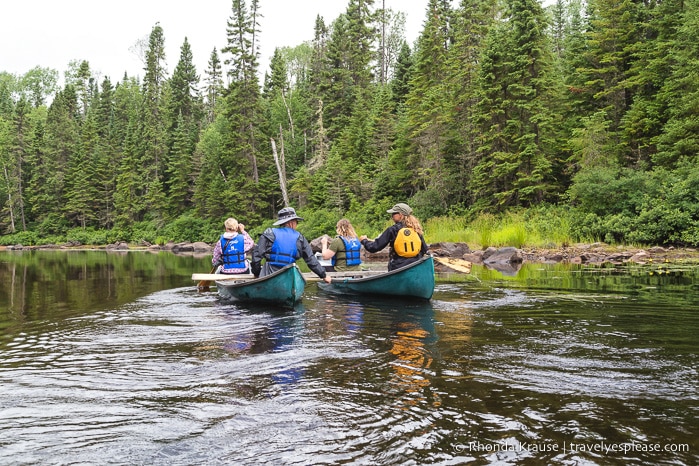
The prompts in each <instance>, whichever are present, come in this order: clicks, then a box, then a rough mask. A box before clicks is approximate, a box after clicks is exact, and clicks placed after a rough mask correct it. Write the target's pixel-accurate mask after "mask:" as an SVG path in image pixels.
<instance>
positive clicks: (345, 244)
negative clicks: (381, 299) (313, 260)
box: [320, 218, 362, 272]
mask: <svg viewBox="0 0 699 466" xmlns="http://www.w3.org/2000/svg"><path fill="white" fill-rule="evenodd" d="M335 231H336V232H337V236H336V237H335V238H333V240H332V241H331V242H330V246H328V239H329V237H328V236H323V237H322V238H321V240H320V244H321V247H322V249H321V253H322V255H323V259H325V260H328V259H332V265H333V267H334V268H335V270H337V271H339V272H343V271H350V270H359V269H360V265H361V264H362V259H361V257H360V253H361V248H362V245H361V243H360V242H359V238H358V237H357V233H356V232H355V231H354V227H353V226H352V224H351V223H350V221H349V220H347V219H346V218H343V219H340V220H339V221H338V222H337V225H335Z"/></svg>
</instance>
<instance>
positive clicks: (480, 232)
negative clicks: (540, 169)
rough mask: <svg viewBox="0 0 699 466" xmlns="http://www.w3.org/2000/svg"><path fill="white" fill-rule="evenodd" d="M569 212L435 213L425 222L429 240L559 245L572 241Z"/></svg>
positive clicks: (550, 209) (547, 209)
mask: <svg viewBox="0 0 699 466" xmlns="http://www.w3.org/2000/svg"><path fill="white" fill-rule="evenodd" d="M570 216H571V214H570V213H569V211H568V210H567V209H565V208H559V207H551V206H549V207H542V208H530V209H528V210H522V211H511V212H507V213H504V214H501V215H493V214H481V215H479V216H478V217H476V218H475V219H474V220H473V221H471V222H469V221H467V220H466V218H464V217H457V218H453V217H452V218H447V217H435V218H431V219H429V220H427V221H426V222H425V239H426V240H427V242H428V243H438V242H463V243H466V244H468V245H469V247H470V248H471V249H485V248H487V247H490V246H493V247H504V246H514V247H516V248H522V247H549V248H552V247H561V246H567V245H569V244H572V243H575V242H576V240H575V238H573V237H572V235H571V232H570V224H571V222H570Z"/></svg>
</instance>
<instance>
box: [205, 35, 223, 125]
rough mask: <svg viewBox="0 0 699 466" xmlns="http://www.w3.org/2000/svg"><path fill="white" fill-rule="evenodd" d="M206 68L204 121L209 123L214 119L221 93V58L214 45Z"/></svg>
mask: <svg viewBox="0 0 699 466" xmlns="http://www.w3.org/2000/svg"><path fill="white" fill-rule="evenodd" d="M208 65H209V66H208V68H207V69H206V90H205V92H206V102H205V109H206V121H207V123H211V122H213V121H214V115H215V111H216V106H217V105H218V101H219V98H220V97H221V95H222V94H223V69H222V67H221V60H220V58H219V56H218V52H217V51H216V47H214V49H213V50H212V51H211V56H210V57H209V62H208Z"/></svg>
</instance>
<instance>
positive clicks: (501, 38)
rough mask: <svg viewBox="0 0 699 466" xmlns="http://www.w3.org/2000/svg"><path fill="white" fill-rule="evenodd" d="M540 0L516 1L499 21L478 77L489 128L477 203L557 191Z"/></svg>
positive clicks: (520, 200) (503, 204) (511, 201)
mask: <svg viewBox="0 0 699 466" xmlns="http://www.w3.org/2000/svg"><path fill="white" fill-rule="evenodd" d="M545 27H546V18H545V15H544V12H543V9H542V8H541V6H540V5H539V4H538V3H537V2H536V1H531V0H510V1H508V4H507V10H506V22H505V23H503V24H502V25H500V26H498V27H496V28H493V29H492V34H491V35H490V36H489V39H488V44H487V47H486V50H485V53H484V55H483V62H482V66H481V71H480V79H479V111H478V113H479V115H478V120H477V121H478V122H479V123H480V127H481V129H482V131H483V139H482V141H481V142H480V144H479V148H478V152H479V161H478V164H477V165H476V167H475V169H474V179H473V187H474V190H475V191H476V193H477V196H478V199H477V208H479V209H485V208H487V207H488V206H492V207H495V208H497V209H504V208H507V207H510V206H530V205H534V204H536V203H538V202H541V201H543V200H546V199H551V198H552V197H551V196H552V195H553V194H555V193H554V192H552V191H554V190H553V188H552V186H551V182H552V172H553V158H552V153H553V149H554V148H553V142H554V139H553V137H554V132H553V122H554V121H557V120H558V118H556V117H555V115H554V114H553V112H552V111H551V98H552V95H555V93H553V94H552V90H555V83H554V82H553V81H552V79H551V78H552V57H551V50H550V48H549V44H548V42H547V38H546V36H545V34H544V31H545Z"/></svg>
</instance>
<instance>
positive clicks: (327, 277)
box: [323, 275, 333, 284]
mask: <svg viewBox="0 0 699 466" xmlns="http://www.w3.org/2000/svg"><path fill="white" fill-rule="evenodd" d="M323 281H324V282H325V283H328V284H329V283H332V281H333V279H332V278H331V277H330V275H326V276H325V278H324V279H323Z"/></svg>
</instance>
